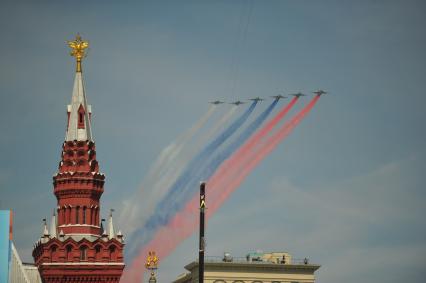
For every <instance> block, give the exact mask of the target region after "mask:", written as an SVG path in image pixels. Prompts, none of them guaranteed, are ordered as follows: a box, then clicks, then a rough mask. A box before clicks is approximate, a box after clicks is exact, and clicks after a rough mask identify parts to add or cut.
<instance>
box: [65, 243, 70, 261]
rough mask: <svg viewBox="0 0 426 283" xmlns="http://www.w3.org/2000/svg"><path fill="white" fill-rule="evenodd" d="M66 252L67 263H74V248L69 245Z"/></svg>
mask: <svg viewBox="0 0 426 283" xmlns="http://www.w3.org/2000/svg"><path fill="white" fill-rule="evenodd" d="M65 250H66V253H67V261H72V247H71V246H70V245H68V246H67V247H66V249H65Z"/></svg>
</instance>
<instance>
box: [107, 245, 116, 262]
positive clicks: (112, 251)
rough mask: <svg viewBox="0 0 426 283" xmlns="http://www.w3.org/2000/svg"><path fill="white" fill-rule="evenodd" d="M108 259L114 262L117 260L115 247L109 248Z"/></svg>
mask: <svg viewBox="0 0 426 283" xmlns="http://www.w3.org/2000/svg"><path fill="white" fill-rule="evenodd" d="M109 258H110V259H111V260H116V259H117V255H116V249H115V246H111V247H109Z"/></svg>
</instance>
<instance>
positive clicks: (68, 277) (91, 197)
mask: <svg viewBox="0 0 426 283" xmlns="http://www.w3.org/2000/svg"><path fill="white" fill-rule="evenodd" d="M68 44H69V46H70V47H71V48H72V51H71V55H72V56H74V57H75V58H76V59H77V70H76V75H75V81H74V89H73V93H72V99H71V104H70V105H68V107H67V114H68V124H67V131H66V136H65V142H64V143H63V145H62V154H61V161H60V163H59V170H58V172H57V173H56V174H55V175H54V176H53V187H54V190H53V191H54V194H55V196H56V198H57V200H58V205H57V208H56V213H57V217H56V213H54V214H53V217H52V222H51V226H50V229H49V230H48V229H47V224H46V221H45V224H44V231H43V235H42V237H41V238H40V239H39V240H38V241H37V243H36V244H35V246H34V250H33V257H34V261H35V264H36V265H37V267H38V269H39V271H40V275H41V277H42V279H43V282H44V283H47V282H48V283H60V282H67V283H80V282H107V283H115V282H119V281H120V277H121V274H122V272H123V269H124V262H123V248H124V243H123V235H122V234H121V232H118V233H117V234H116V233H115V231H114V226H113V222H112V210H111V213H110V215H109V219H108V227H107V230H105V229H103V225H102V223H101V221H100V215H99V213H100V198H101V195H102V193H103V192H104V183H105V175H104V174H102V173H100V172H99V165H98V162H97V161H96V147H95V143H94V141H93V137H92V131H91V106H90V105H88V104H87V99H86V95H85V91H84V85H83V78H82V68H81V61H82V58H84V52H85V49H86V48H87V47H88V42H86V41H83V40H82V39H81V37H80V36H79V35H77V37H76V39H75V41H70V42H68Z"/></svg>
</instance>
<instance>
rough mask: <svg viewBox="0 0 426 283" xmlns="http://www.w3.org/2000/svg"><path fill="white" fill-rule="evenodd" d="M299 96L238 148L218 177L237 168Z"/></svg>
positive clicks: (222, 166) (217, 174)
mask: <svg viewBox="0 0 426 283" xmlns="http://www.w3.org/2000/svg"><path fill="white" fill-rule="evenodd" d="M298 99H299V98H298V97H297V96H296V97H294V98H293V99H292V100H291V101H290V103H289V104H287V105H286V106H285V107H283V108H282V109H281V111H279V112H278V113H277V114H276V115H275V116H274V117H273V118H272V119H271V120H270V121H268V122H267V123H266V125H265V126H263V127H262V128H261V129H260V130H259V131H257V132H256V133H255V134H254V135H253V136H252V137H250V139H248V140H247V141H246V143H245V144H244V145H243V146H242V147H241V148H239V149H238V151H237V152H236V153H235V154H234V155H232V157H231V158H229V159H228V160H226V161H225V162H224V163H223V164H222V165H221V166H220V167H219V169H218V170H217V171H216V172H215V176H217V177H216V179H220V178H221V176H222V175H224V174H227V173H229V172H230V170H235V166H234V165H235V164H237V163H238V162H240V159H241V158H244V157H245V156H247V154H248V153H249V152H250V151H251V150H253V147H254V146H257V145H258V144H259V142H260V141H261V140H262V139H263V138H265V136H266V135H268V134H269V133H270V132H271V131H272V129H273V128H274V127H275V126H276V125H277V124H278V123H279V122H280V121H281V120H282V119H283V118H284V117H285V116H286V115H287V114H288V112H289V111H290V110H291V109H292V108H293V106H294V105H295V104H296V102H297V101H298Z"/></svg>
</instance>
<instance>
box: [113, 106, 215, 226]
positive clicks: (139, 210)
mask: <svg viewBox="0 0 426 283" xmlns="http://www.w3.org/2000/svg"><path fill="white" fill-rule="evenodd" d="M216 109H217V108H216V106H215V105H210V106H209V108H208V110H207V111H206V112H205V113H204V115H202V116H201V117H200V118H199V119H198V120H197V122H195V123H194V124H193V125H192V126H191V128H189V129H188V130H187V131H185V132H184V133H183V134H182V135H180V136H179V137H178V138H177V139H176V141H174V142H172V143H171V144H169V145H168V146H167V147H166V148H164V149H163V150H162V152H161V153H160V155H159V156H158V157H157V159H156V161H155V162H154V164H153V165H152V166H151V168H150V169H149V171H148V174H147V175H146V176H145V178H144V180H143V181H142V186H141V189H140V190H138V191H137V192H136V193H135V195H134V196H133V197H132V198H131V199H129V200H128V201H126V202H125V203H124V205H123V209H122V212H121V214H120V216H119V220H120V223H121V224H122V227H121V228H122V229H123V230H125V231H127V233H129V234H131V233H132V232H133V230H134V228H133V227H135V225H134V224H135V221H136V219H137V218H140V215H145V214H146V213H147V211H146V210H147V209H148V210H149V209H150V207H149V205H150V204H151V203H154V202H155V199H159V197H158V194H160V195H164V194H165V192H163V191H164V189H163V188H164V186H163V184H162V181H163V180H170V179H172V178H173V175H171V174H176V170H170V169H171V168H172V169H175V168H177V167H178V168H180V167H179V166H176V164H179V165H180V166H182V164H184V163H185V161H187V158H185V156H184V153H183V149H184V147H185V146H186V145H187V144H188V142H189V141H190V140H191V139H192V138H193V136H194V135H195V134H196V133H197V132H198V131H199V130H200V129H201V128H202V127H203V126H204V124H205V123H206V122H207V121H208V119H209V118H210V117H211V116H212V115H213V113H214V112H215V111H216ZM160 176H161V178H160ZM175 178H176V177H175ZM144 188H149V190H144ZM162 189H163V190H162ZM142 195H143V198H142ZM141 199H144V202H145V203H146V205H143V206H141V205H139V204H140V202H141ZM151 210H152V208H151Z"/></svg>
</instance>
